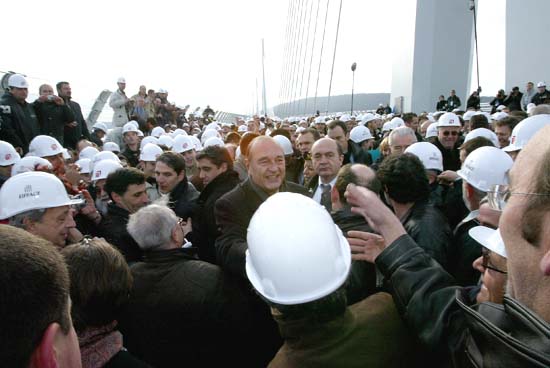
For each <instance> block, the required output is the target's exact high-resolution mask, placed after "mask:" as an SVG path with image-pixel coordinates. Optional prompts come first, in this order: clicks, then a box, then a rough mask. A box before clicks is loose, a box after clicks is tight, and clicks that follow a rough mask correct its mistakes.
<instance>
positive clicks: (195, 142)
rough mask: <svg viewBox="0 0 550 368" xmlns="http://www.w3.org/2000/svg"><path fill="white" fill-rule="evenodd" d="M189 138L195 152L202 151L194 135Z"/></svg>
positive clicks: (199, 142)
mask: <svg viewBox="0 0 550 368" xmlns="http://www.w3.org/2000/svg"><path fill="white" fill-rule="evenodd" d="M189 138H191V142H193V144H194V145H195V151H200V150H202V144H201V141H200V140H199V139H198V138H197V137H195V136H194V135H190V136H189Z"/></svg>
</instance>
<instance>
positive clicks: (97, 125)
mask: <svg viewBox="0 0 550 368" xmlns="http://www.w3.org/2000/svg"><path fill="white" fill-rule="evenodd" d="M92 129H93V130H101V131H103V132H105V133H107V131H108V129H107V125H105V124H103V123H95V124H94V126H92Z"/></svg>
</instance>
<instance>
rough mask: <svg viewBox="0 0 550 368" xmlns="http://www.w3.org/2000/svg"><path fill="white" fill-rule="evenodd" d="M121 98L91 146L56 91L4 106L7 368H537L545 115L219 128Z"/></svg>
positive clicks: (545, 314)
mask: <svg viewBox="0 0 550 368" xmlns="http://www.w3.org/2000/svg"><path fill="white" fill-rule="evenodd" d="M117 82H118V89H117V91H116V92H114V93H113V94H112V96H111V98H110V101H109V105H110V107H111V108H112V109H113V112H114V115H113V120H112V127H111V128H108V127H107V125H106V124H104V123H95V124H93V127H92V129H91V132H89V130H88V127H87V124H86V121H85V120H84V118H83V117H82V112H81V110H80V107H79V105H78V103H76V102H74V101H72V100H71V89H70V84H69V83H67V82H60V83H58V84H57V85H56V89H57V95H55V94H54V91H53V88H52V87H51V86H49V85H43V86H41V87H40V97H39V98H38V99H37V100H36V101H35V102H33V103H27V102H26V98H27V96H28V84H27V81H26V80H25V78H24V77H23V76H22V75H18V74H14V75H12V76H11V77H10V78H9V81H8V84H9V89H8V91H6V92H5V94H4V95H3V96H2V97H1V98H0V119H1V125H0V139H1V140H0V221H1V222H2V225H0V234H1V237H0V263H1V267H0V283H1V286H0V295H1V300H2V302H1V303H0V311H1V312H2V315H3V316H5V318H4V319H3V323H2V325H1V328H0V331H2V332H0V336H1V340H2V341H3V344H2V348H1V349H0V361H2V362H3V363H4V364H6V365H7V366H10V367H11V366H13V367H51V366H58V367H80V366H82V367H149V366H152V367H172V366H183V365H186V366H192V367H195V366H201V367H210V366H218V365H221V364H229V365H235V366H243V367H265V366H269V367H356V366H357V367H364V366H369V367H370V366H373V367H411V366H413V367H415V366H430V367H432V366H433V367H445V366H454V367H481V366H484V367H503V366H509V367H520V366H521V367H528V366H529V367H531V366H533V367H546V366H550V351H549V348H548V347H549V346H550V344H549V342H550V341H549V340H550V327H549V325H548V322H550V299H549V297H548V295H550V294H549V291H550V290H547V289H550V283H549V281H548V279H546V277H548V276H549V275H550V247H549V245H548V244H549V239H548V236H549V235H548V231H546V229H547V227H548V226H549V225H550V223H549V221H550V220H549V216H548V213H549V211H550V204H549V203H550V184H549V183H550V167H549V166H550V150H549V148H548V147H549V144H548V143H549V138H548V137H549V136H550V127H548V126H550V105H548V104H546V102H549V101H547V100H546V99H545V98H542V97H541V98H540V99H539V100H540V101H542V102H541V103H540V104H537V103H535V105H534V106H528V103H530V102H529V101H527V100H525V101H524V99H523V96H525V94H523V95H521V97H520V95H518V94H517V93H516V94H514V95H513V96H512V97H513V98H510V96H500V98H501V100H502V103H498V105H497V106H496V110H495V112H494V113H493V114H489V113H486V112H482V111H480V110H479V106H469V108H468V109H467V110H465V111H463V110H460V109H459V108H460V106H461V103H460V100H459V99H458V97H457V96H456V95H455V94H454V91H453V92H452V93H451V97H450V98H449V99H450V100H451V102H448V100H445V99H444V97H443V98H442V100H441V101H443V102H445V107H444V108H443V107H442V106H443V104H442V106H439V103H438V106H437V109H436V110H448V109H449V108H450V107H452V109H451V111H436V112H433V113H432V112H422V113H419V114H416V113H413V112H410V113H404V114H398V115H396V114H392V113H391V112H390V111H388V110H387V109H385V108H384V107H383V106H380V108H379V111H373V112H367V113H364V114H360V115H357V116H352V115H349V114H337V115H336V116H309V117H289V118H285V119H278V118H270V117H267V116H266V117H259V116H253V117H251V118H237V119H235V121H234V122H231V123H221V122H217V121H215V120H214V114H215V112H214V111H213V110H212V109H210V108H209V107H208V109H206V110H205V111H204V112H202V113H201V114H195V112H193V113H190V112H188V111H187V108H185V109H178V108H177V107H175V106H174V105H173V104H170V102H169V101H168V100H167V92H166V91H165V90H162V89H160V90H159V91H157V92H155V91H153V90H147V89H146V88H145V86H141V87H140V90H139V92H138V94H136V95H135V96H133V97H131V98H128V97H126V94H125V84H126V83H125V80H124V78H120V79H119V80H118V81H117ZM540 84H541V83H539V85H540ZM531 87H533V86H532V85H531ZM542 87H544V86H542ZM539 88H541V86H539ZM515 92H518V91H515ZM515 92H514V93H515ZM518 93H519V92H518ZM539 93H543V94H544V93H546V92H544V91H543V92H540V91H539ZM497 97H498V96H497ZM534 97H536V95H533V98H532V99H531V100H530V101H533V100H534ZM505 101H516V102H517V103H518V104H519V107H520V108H516V107H517V105H516V104H515V103H514V104H507V103H506V102H505ZM524 102H527V104H524ZM495 104H496V103H495ZM524 105H525V106H524ZM449 106H450V107H449ZM524 108H525V110H527V111H524Z"/></svg>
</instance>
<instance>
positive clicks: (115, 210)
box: [98, 202, 143, 263]
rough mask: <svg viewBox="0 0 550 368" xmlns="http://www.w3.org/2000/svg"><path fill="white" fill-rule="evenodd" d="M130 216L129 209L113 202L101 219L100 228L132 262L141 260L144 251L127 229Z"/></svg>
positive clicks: (129, 261)
mask: <svg viewBox="0 0 550 368" xmlns="http://www.w3.org/2000/svg"><path fill="white" fill-rule="evenodd" d="M129 217H130V213H129V212H128V211H126V210H125V209H123V208H120V207H119V206H117V205H116V204H114V203H112V202H111V203H109V205H108V213H107V215H106V216H105V217H104V218H103V219H102V220H101V223H100V224H99V226H98V228H99V229H100V232H101V234H102V237H103V238H105V240H107V241H108V242H109V243H111V244H112V245H114V246H115V247H116V248H117V249H118V250H120V252H121V253H122V255H123V256H124V258H125V259H126V262H128V263H132V262H138V261H141V257H142V255H143V252H142V251H141V249H140V247H139V245H138V244H137V243H136V241H135V240H134V238H132V236H131V235H130V234H129V233H128V230H126V226H127V225H128V218H129Z"/></svg>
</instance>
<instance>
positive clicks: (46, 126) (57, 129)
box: [33, 100, 75, 145]
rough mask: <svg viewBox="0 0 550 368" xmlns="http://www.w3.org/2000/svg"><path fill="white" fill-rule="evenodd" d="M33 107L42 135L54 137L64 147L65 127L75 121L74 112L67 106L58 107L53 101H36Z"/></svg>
mask: <svg viewBox="0 0 550 368" xmlns="http://www.w3.org/2000/svg"><path fill="white" fill-rule="evenodd" d="M33 107H34V110H35V111H36V116H37V117H38V122H39V123H40V134H45V135H49V136H51V137H54V138H55V139H57V140H58V141H59V143H61V144H62V145H63V144H64V138H65V137H64V132H65V125H67V124H69V123H72V122H73V121H75V117H74V114H73V111H72V110H71V109H70V108H69V107H68V106H67V104H63V105H58V104H56V103H55V102H52V101H45V102H40V101H39V100H36V101H34V102H33Z"/></svg>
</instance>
